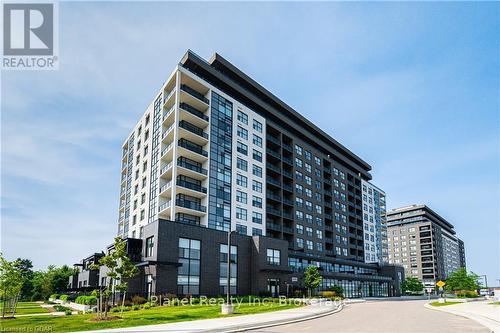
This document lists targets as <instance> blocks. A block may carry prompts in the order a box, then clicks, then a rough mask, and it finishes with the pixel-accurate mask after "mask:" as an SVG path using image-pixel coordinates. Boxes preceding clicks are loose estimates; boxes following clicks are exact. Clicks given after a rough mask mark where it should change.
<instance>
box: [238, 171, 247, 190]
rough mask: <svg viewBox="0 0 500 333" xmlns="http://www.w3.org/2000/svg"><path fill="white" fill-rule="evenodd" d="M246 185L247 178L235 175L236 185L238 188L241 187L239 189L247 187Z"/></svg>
mask: <svg viewBox="0 0 500 333" xmlns="http://www.w3.org/2000/svg"><path fill="white" fill-rule="evenodd" d="M247 183H248V178H247V177H245V176H243V175H240V174H239V173H238V174H236V184H237V185H238V186H241V187H247Z"/></svg>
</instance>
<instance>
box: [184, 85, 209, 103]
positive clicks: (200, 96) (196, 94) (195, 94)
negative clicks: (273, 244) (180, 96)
mask: <svg viewBox="0 0 500 333" xmlns="http://www.w3.org/2000/svg"><path fill="white" fill-rule="evenodd" d="M181 90H182V91H184V92H186V93H188V94H189V95H191V96H193V97H195V98H197V99H198V100H200V101H202V102H203V103H205V104H207V105H208V104H209V103H210V101H209V100H208V98H206V97H205V96H204V95H203V94H202V93H200V92H198V91H196V90H194V89H193V88H191V87H190V86H188V85H186V84H181Z"/></svg>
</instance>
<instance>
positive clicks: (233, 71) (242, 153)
mask: <svg viewBox="0 0 500 333" xmlns="http://www.w3.org/2000/svg"><path fill="white" fill-rule="evenodd" d="M121 156H122V164H121V166H122V167H121V190H120V201H119V203H120V204H119V212H118V216H119V217H118V230H117V232H118V235H119V236H121V237H122V238H124V239H137V240H140V241H142V252H141V253H142V254H141V262H140V263H138V266H140V267H141V268H142V270H141V279H142V280H143V283H141V284H139V285H140V286H141V287H140V288H139V289H140V290H139V289H138V290H135V292H144V293H149V294H151V293H166V292H169V293H176V294H209V295H215V294H219V293H221V292H222V291H224V288H225V285H226V282H227V272H226V271H225V268H224V267H225V266H224V265H223V263H224V262H225V260H226V259H227V250H228V249H227V244H226V243H227V232H230V231H231V232H234V233H235V235H233V238H234V241H233V242H234V243H233V247H234V249H233V248H232V250H231V253H232V254H233V255H232V257H233V256H234V258H233V259H232V262H233V264H234V265H235V267H234V269H233V270H232V272H234V273H233V274H232V276H231V288H232V289H234V292H236V293H238V294H249V293H263V292H268V293H272V294H283V293H290V292H291V291H292V290H294V289H298V288H301V287H302V274H303V271H304V269H305V268H306V267H307V266H309V265H315V266H317V267H319V268H320V272H321V274H322V275H323V277H324V279H323V286H322V287H321V288H323V289H324V288H328V287H329V286H330V285H332V284H337V285H341V286H343V287H344V289H345V290H346V293H347V294H348V295H349V296H350V297H358V296H361V295H365V296H384V295H398V294H399V283H400V282H401V279H402V278H403V271H402V269H401V268H400V267H399V266H390V265H387V264H383V260H382V259H383V256H384V250H383V249H384V244H386V243H384V239H383V238H384V235H385V220H382V218H383V214H382V212H383V211H385V194H384V193H383V191H381V190H379V189H377V188H376V187H374V186H373V185H371V184H370V183H369V181H370V179H371V175H370V170H371V167H370V165H369V164H368V163H366V162H365V161H363V160H362V159H361V158H359V157H358V156H356V155H355V154H354V153H352V152H351V151H350V150H348V149H347V148H346V147H344V146H343V145H342V144H340V143H339V142H337V141H336V140H335V139H333V138H332V137H331V136H329V135H328V134H327V133H325V132H324V131H322V130H321V129H319V128H318V127H317V126H315V125H314V124H312V123H311V122H310V121H309V120H307V119H306V118H304V117H303V116H302V115H300V114H299V113H297V112H296V111H295V110H293V109H292V108H291V107H290V106H288V105H286V104H285V103H284V102H283V101H281V100H280V99H278V98H277V97H276V96H274V95H273V94H272V93H270V92H269V91H267V90H266V89H265V88H263V87H262V86H261V85H259V84H258V83H257V82H255V81H254V80H253V79H251V78H250V77H248V76H247V75H246V74H244V73H243V72H241V71H240V70H239V69H238V68H236V67H235V66H234V65H232V64H231V63H229V62H228V61H227V60H225V59H224V58H223V57H221V56H220V55H219V54H215V55H214V56H213V57H212V58H211V59H210V60H209V61H208V62H207V61H205V60H204V59H202V58H200V57H199V56H197V55H196V54H194V53H193V52H191V51H188V52H187V53H186V54H185V55H184V57H183V58H182V59H181V61H180V62H179V64H178V65H177V66H176V67H175V69H174V70H173V71H172V72H171V74H170V76H169V77H168V79H167V80H166V82H165V83H164V84H163V86H162V87H161V88H160V89H159V90H158V91H157V93H156V94H155V97H154V99H153V101H152V102H151V104H150V105H149V106H148V107H147V109H146V111H145V112H144V114H143V115H142V117H141V118H140V120H139V121H138V122H137V124H136V125H135V126H134V128H133V130H132V131H131V133H130V134H129V135H128V137H127V138H126V140H125V141H124V142H123V145H122V155H121ZM362 185H363V188H364V187H365V186H366V191H363V189H362ZM368 189H369V190H368ZM363 194H365V195H363ZM364 203H366V205H367V211H366V214H369V215H367V219H365V220H364V217H363V204H364ZM365 223H366V224H365ZM365 231H366V235H368V237H367V240H366V243H365V237H366V235H365ZM224 258H226V259H224ZM224 279H226V280H225V281H226V282H225V281H224Z"/></svg>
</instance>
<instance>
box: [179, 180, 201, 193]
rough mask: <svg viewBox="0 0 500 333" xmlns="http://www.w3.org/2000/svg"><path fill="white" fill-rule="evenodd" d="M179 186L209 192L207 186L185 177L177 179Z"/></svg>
mask: <svg viewBox="0 0 500 333" xmlns="http://www.w3.org/2000/svg"><path fill="white" fill-rule="evenodd" d="M177 186H180V187H183V188H186V189H189V190H191V191H195V192H199V193H203V194H207V188H206V187H203V186H201V185H200V184H197V183H194V182H190V181H187V180H183V179H177Z"/></svg>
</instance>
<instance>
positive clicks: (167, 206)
mask: <svg viewBox="0 0 500 333" xmlns="http://www.w3.org/2000/svg"><path fill="white" fill-rule="evenodd" d="M171 203H172V201H171V200H169V201H167V202H165V203H163V204H161V205H160V207H158V212H162V211H164V210H165V209H167V208H170V205H171Z"/></svg>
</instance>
